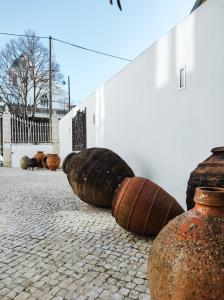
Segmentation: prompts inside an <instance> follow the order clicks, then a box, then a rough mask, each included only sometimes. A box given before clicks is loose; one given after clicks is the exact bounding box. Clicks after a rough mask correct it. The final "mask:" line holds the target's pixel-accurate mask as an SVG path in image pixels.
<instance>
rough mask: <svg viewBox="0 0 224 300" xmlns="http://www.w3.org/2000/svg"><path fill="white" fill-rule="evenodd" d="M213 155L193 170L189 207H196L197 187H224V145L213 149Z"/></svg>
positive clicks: (189, 189)
mask: <svg viewBox="0 0 224 300" xmlns="http://www.w3.org/2000/svg"><path fill="white" fill-rule="evenodd" d="M211 152H212V155H211V156H210V157H209V158H207V159H206V160H205V161H203V162H202V163H200V164H199V165H198V166H197V168H196V169H194V170H193V171H192V172H191V175H190V178H189V181H188V187H187V199H186V203H187V209H188V210H189V209H191V208H193V207H194V200H193V199H194V193H195V189H196V188H197V187H203V186H211V187H213V186H215V187H224V147H217V148H214V149H212V150H211Z"/></svg>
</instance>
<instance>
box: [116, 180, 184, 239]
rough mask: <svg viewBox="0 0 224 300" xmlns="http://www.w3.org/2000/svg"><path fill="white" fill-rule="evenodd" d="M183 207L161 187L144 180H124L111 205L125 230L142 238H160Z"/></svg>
mask: <svg viewBox="0 0 224 300" xmlns="http://www.w3.org/2000/svg"><path fill="white" fill-rule="evenodd" d="M183 211H184V210H183V208H182V207H181V206H180V205H179V204H178V203H177V201H176V200H175V199H174V198H173V197H172V196H170V195H169V194H168V193H167V192H166V191H164V190H163V189H162V188H161V187H160V186H158V185H157V184H155V183H154V182H152V181H151V180H148V179H146V178H143V177H137V176H136V177H132V178H126V179H125V180H123V181H122V183H121V185H120V186H119V188H118V190H117V191H116V193H115V197H114V200H113V205H112V215H113V216H114V217H115V219H116V222H117V223H118V224H119V225H120V226H121V227H123V228H124V229H126V230H129V231H131V232H133V233H137V234H140V235H154V236H155V235H157V234H158V232H159V231H160V230H161V229H162V228H163V227H164V226H165V225H166V224H167V222H168V221H169V220H171V219H173V218H174V217H176V216H177V215H179V214H181V213H183Z"/></svg>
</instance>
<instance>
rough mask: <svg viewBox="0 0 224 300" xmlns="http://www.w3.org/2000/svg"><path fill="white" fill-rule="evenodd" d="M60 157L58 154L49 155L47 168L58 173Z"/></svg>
mask: <svg viewBox="0 0 224 300" xmlns="http://www.w3.org/2000/svg"><path fill="white" fill-rule="evenodd" d="M60 161H61V159H60V157H59V156H58V155H57V154H48V156H47V160H46V162H47V166H48V168H49V169H50V170H51V171H56V170H57V168H58V167H59V165H60Z"/></svg>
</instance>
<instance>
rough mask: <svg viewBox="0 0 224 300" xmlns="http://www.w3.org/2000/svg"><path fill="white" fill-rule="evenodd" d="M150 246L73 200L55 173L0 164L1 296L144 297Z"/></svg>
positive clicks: (106, 213)
mask: <svg viewBox="0 0 224 300" xmlns="http://www.w3.org/2000/svg"><path fill="white" fill-rule="evenodd" d="M151 243H152V240H150V239H145V238H142V237H139V236H135V235H133V234H131V233H129V232H127V231H125V230H123V229H122V228H120V227H119V226H118V225H117V224H116V222H115V220H114V218H113V217H112V216H111V213H110V210H104V209H98V208H95V207H92V206H90V205H87V204H85V203H83V202H82V201H80V200H79V199H78V198H77V197H75V195H74V194H73V192H72V190H71V188H70V186H69V184H68V181H67V178H66V176H65V174H64V173H63V172H62V171H56V172H51V171H48V170H34V171H28V170H21V169H11V168H3V167H1V168H0V300H3V299H5V300H6V299H7V300H9V299H16V300H26V299H41V300H48V299H55V300H56V299H57V300H63V299H66V300H72V299H79V300H82V299H105V300H109V299H114V300H119V299H139V300H141V299H147V300H149V299H150V297H149V291H148V288H147V285H148V284H147V277H146V271H147V256H148V252H149V247H150V245H151Z"/></svg>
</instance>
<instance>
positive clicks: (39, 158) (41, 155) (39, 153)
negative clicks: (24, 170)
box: [34, 151, 44, 168]
mask: <svg viewBox="0 0 224 300" xmlns="http://www.w3.org/2000/svg"><path fill="white" fill-rule="evenodd" d="M34 158H36V160H37V166H38V168H43V165H42V159H43V158H44V152H43V151H37V152H36V153H35V155H34Z"/></svg>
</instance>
